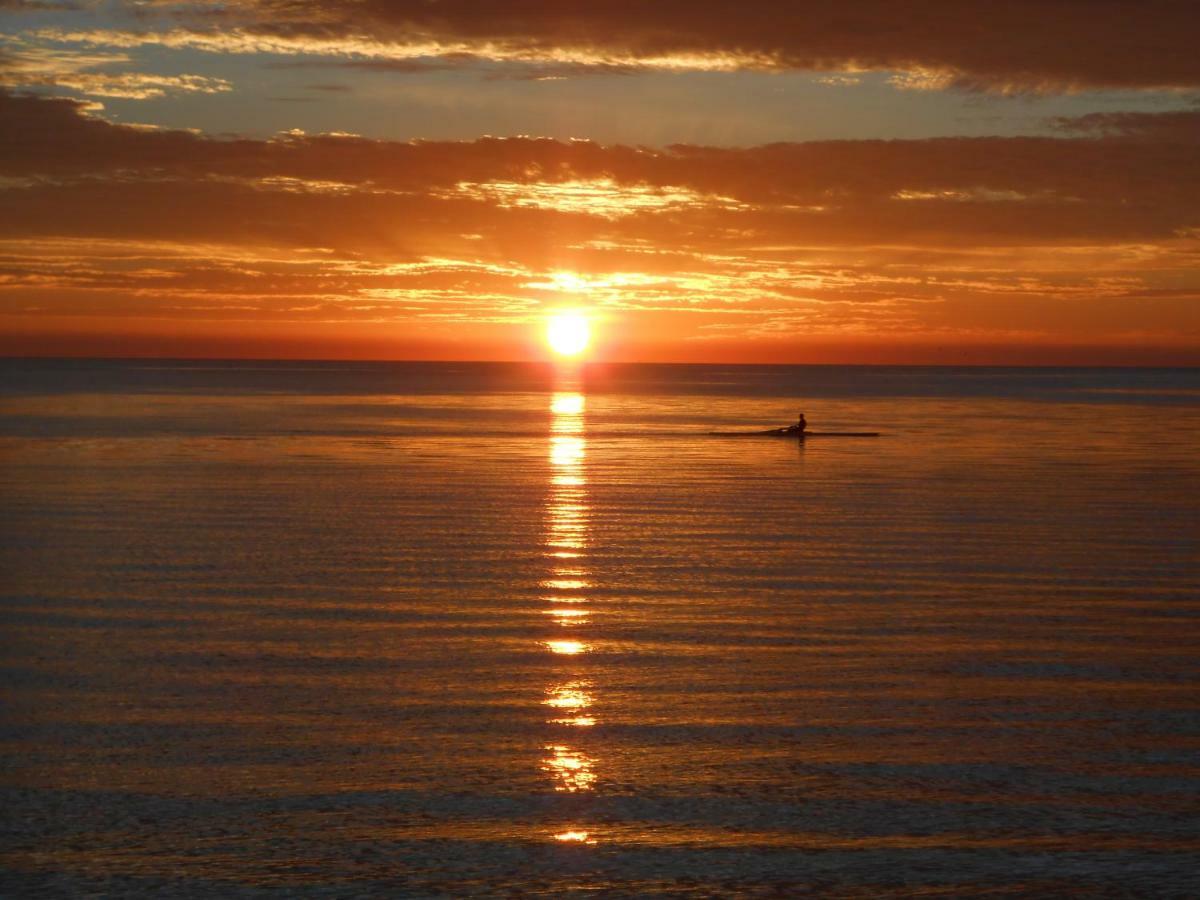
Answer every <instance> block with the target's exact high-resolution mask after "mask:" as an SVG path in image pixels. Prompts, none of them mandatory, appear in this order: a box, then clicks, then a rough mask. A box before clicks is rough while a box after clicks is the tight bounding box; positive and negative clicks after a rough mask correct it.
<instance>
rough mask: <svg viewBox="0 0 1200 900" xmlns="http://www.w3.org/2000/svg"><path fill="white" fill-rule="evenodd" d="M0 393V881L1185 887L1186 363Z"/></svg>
mask: <svg viewBox="0 0 1200 900" xmlns="http://www.w3.org/2000/svg"><path fill="white" fill-rule="evenodd" d="M0 378H2V379H3V389H2V390H0V411H2V414H3V420H2V425H0V454H2V460H3V468H2V471H0V491H2V495H3V511H2V513H0V517H2V518H0V525H2V528H3V543H2V546H0V566H2V569H0V570H2V571H3V584H2V586H0V587H2V589H0V620H2V622H3V630H4V642H3V648H2V649H0V666H2V668H3V682H2V683H3V687H4V713H3V730H2V733H0V734H2V739H3V742H4V751H5V752H4V756H5V760H6V767H5V769H4V771H3V774H2V776H0V810H2V811H0V825H2V827H3V843H2V847H0V849H2V853H3V859H2V862H3V870H4V872H3V874H2V875H0V890H2V891H3V893H4V894H5V895H6V896H28V895H48V896H49V895H53V896H73V895H79V894H85V893H89V892H91V893H100V894H106V895H110V896H120V895H132V894H147V893H153V894H178V895H186V896H213V897H217V896H220V897H224V896H255V895H257V894H259V893H273V894H283V895H300V896H303V895H316V896H346V897H351V896H364V895H367V896H381V897H382V896H420V897H458V896H464V895H472V894H481V895H500V896H520V895H538V894H543V895H547V896H552V895H567V896H572V895H574V896H632V895H653V894H665V895H677V896H721V895H724V896H758V895H763V896H773V895H783V896H794V895H799V894H804V893H805V892H811V893H815V894H819V895H830V896H862V897H877V896H930V895H938V896H973V895H982V896H998V895H1005V896H1007V895H1013V896H1049V895H1056V894H1064V893H1073V894H1078V895H1084V896H1087V895H1092V896H1194V895H1197V894H1200V875H1198V874H1197V872H1198V870H1197V863H1196V859H1197V856H1196V852H1197V850H1200V841H1198V840H1197V814H1196V811H1197V800H1196V797H1197V789H1198V788H1200V778H1198V770H1197V760H1198V758H1200V757H1198V754H1197V750H1198V749H1200V697H1198V695H1197V690H1196V687H1197V677H1196V676H1197V662H1196V659H1197V650H1198V649H1200V647H1198V643H1200V642H1198V640H1197V639H1198V637H1200V628H1198V625H1200V623H1198V620H1197V614H1198V611H1200V597H1198V589H1200V565H1198V561H1200V545H1198V538H1200V502H1198V501H1200V454H1198V452H1197V447H1198V446H1200V371H1197V370H1115V369H1114V370H1103V369H953V368H839V367H734V366H625V367H612V368H607V369H604V368H596V369H592V370H588V371H585V372H574V373H571V372H554V371H552V370H548V369H543V368H535V367H527V366H496V365H471V364H437V365H434V364H344V363H326V364H320V363H312V364H310V363H280V364H265V363H264V364H247V363H163V362H155V363H145V362H143V363H113V362H110V363H97V362H44V361H43V362H34V361H25V362H22V361H2V362H0ZM800 408H803V410H804V412H805V413H806V415H807V417H808V420H809V423H810V427H811V428H812V429H814V430H818V431H825V430H829V431H835V430H856V431H857V430H870V431H880V432H883V435H882V436H881V437H879V438H876V439H861V440H854V439H844V440H838V439H832V438H830V439H826V440H819V439H813V440H809V441H807V442H805V443H804V444H799V443H798V442H796V441H788V440H775V439H761V440H758V439H755V440H728V439H726V440H723V439H720V438H709V437H707V436H706V435H705V432H707V431H709V430H722V429H737V428H755V427H758V428H763V427H768V426H773V425H779V424H785V423H787V422H789V421H791V420H792V419H793V418H794V417H795V414H796V412H797V410H798V409H800Z"/></svg>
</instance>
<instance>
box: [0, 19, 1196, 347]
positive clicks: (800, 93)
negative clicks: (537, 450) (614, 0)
mask: <svg viewBox="0 0 1200 900" xmlns="http://www.w3.org/2000/svg"><path fill="white" fill-rule="evenodd" d="M126 6H128V5H125V4H111V5H106V6H105V7H104V9H103V10H101V11H97V9H95V8H91V9H85V10H83V11H78V10H70V9H65V8H63V9H50V10H47V9H46V8H45V4H42V5H40V6H39V5H36V4H22V3H16V4H10V5H9V6H8V7H6V11H5V12H3V13H0V22H7V27H6V28H5V30H4V32H3V34H2V35H0V36H2V37H3V40H2V41H0V54H3V55H0V82H7V85H8V86H7V87H6V88H4V92H3V93H0V134H2V135H4V137H3V139H2V140H0V193H2V194H3V207H4V209H5V210H6V212H5V215H4V216H3V217H2V218H0V353H4V354H9V355H13V354H30V355H38V354H63V355H137V356H146V355H149V356H156V355H157V356H252V357H258V358H270V357H321V358H364V359H367V358H370V359H401V358H411V359H529V358H539V357H541V356H544V355H545V353H546V350H545V347H544V342H543V341H542V340H541V337H540V335H541V323H542V322H543V321H544V319H545V316H546V315H547V314H548V313H550V312H552V311H553V310H556V309H560V308H566V307H570V308H581V309H586V310H587V311H588V312H589V314H590V315H591V316H592V318H593V322H594V332H595V338H594V344H593V348H592V352H593V353H594V354H595V356H596V357H597V358H600V359H610V360H646V361H654V360H664V361H705V360H713V361H745V362H757V361H770V362H912V363H937V362H950V363H964V362H980V363H1004V362H1014V363H1045V364H1053V363H1087V362H1096V363H1128V364H1147V363H1151V364H1152V363H1172V364H1174V363H1183V364H1195V363H1198V362H1200V274H1198V273H1200V111H1197V103H1198V102H1200V93H1198V92H1197V86H1198V84H1200V64H1197V62H1196V55H1195V53H1194V52H1193V51H1194V46H1195V41H1194V38H1196V37H1198V36H1200V35H1198V34H1197V32H1198V31H1200V28H1198V27H1197V25H1198V20H1200V15H1198V14H1196V13H1195V12H1194V11H1191V12H1189V11H1188V10H1185V9H1184V8H1183V7H1182V6H1180V5H1179V4H1132V3H1129V4H1125V3H1112V4H1105V5H1104V10H1103V13H1102V14H1094V13H1090V12H1087V11H1086V10H1085V9H1084V6H1083V5H1080V4H1070V3H1055V2H1048V3H1039V4H1032V3H1013V4H1003V5H1000V6H1002V7H1003V9H1001V10H997V5H996V4H971V3H954V4H949V3H934V4H930V6H929V10H930V11H931V21H924V22H918V21H915V20H914V19H913V17H911V16H907V15H906V16H904V17H900V18H897V14H896V13H895V12H894V11H893V6H894V5H889V4H883V3H874V2H859V3H849V4H846V6H845V10H846V13H845V16H844V17H843V18H838V17H828V18H822V17H820V16H816V17H814V16H808V17H798V16H793V15H792V14H791V13H788V14H786V15H781V14H780V13H779V11H778V8H777V7H778V6H779V5H778V4H767V3H763V4H754V3H748V4H747V3H743V4H738V10H739V14H738V16H732V17H731V14H730V13H729V5H727V4H726V5H719V4H704V3H700V4H690V5H683V4H677V3H674V2H664V3H662V4H654V5H648V6H647V7H646V9H642V7H641V6H637V7H634V6H630V7H629V9H628V11H626V12H624V13H620V11H619V10H618V9H617V7H615V6H614V5H612V4H608V5H604V4H598V3H596V4H591V3H582V4H577V5H572V6H571V7H570V13H569V14H568V13H567V12H562V11H559V12H555V11H554V10H551V9H549V8H548V7H546V5H544V4H513V5H505V4H498V5H497V4H491V5H487V4H482V5H481V4H478V3H468V2H458V0H455V2H447V3H443V4H440V5H439V7H438V8H439V10H440V13H439V15H438V16H433V17H431V15H430V14H429V13H428V6H427V5H425V4H408V3H391V4H384V3H374V2H368V3H356V4H348V3H313V4H281V3H273V2H257V0H255V2H251V0H246V2H237V3H230V4H226V5H225V6H223V7H222V8H221V10H222V12H221V16H222V19H221V22H220V23H219V25H220V27H214V24H213V22H212V21H211V20H206V19H203V18H202V17H201V18H196V19H194V18H189V16H190V15H192V13H191V12H189V10H192V7H190V6H188V5H183V4H172V3H161V4H157V5H155V6H154V8H153V10H152V11H150V12H147V11H145V10H141V11H138V12H136V13H135V12H132V11H128V12H127V15H128V17H127V18H124V19H123V18H122V17H121V12H120V10H121V9H122V7H126ZM1058 7H1061V9H1058ZM130 9H132V8H130ZM114 10H115V11H114ZM755 10H757V11H758V14H755V15H750V13H751V12H754V11H755ZM1047 10H1049V12H1047ZM1181 10H1182V12H1181ZM1156 11H1157V14H1152V13H1155V12H1156ZM1068 13H1069V14H1070V15H1068ZM105 16H108V18H105ZM1072 16H1073V17H1072ZM846 17H848V18H846ZM864 23H867V24H870V23H874V25H875V26H876V27H875V28H869V29H867V28H861V27H858V26H861V25H863V24H864ZM918 26H920V27H918ZM984 36H986V38H987V39H986V40H984V39H983V37H984ZM1084 38H1086V40H1085V39H1084ZM247 73H251V74H247ZM263 84H265V85H266V87H262V86H261V85H263ZM246 85H258V87H247V86H246ZM772 85H773V87H772ZM256 91H257V93H256ZM264 92H265V93H264ZM272 92H274V93H272ZM305 92H307V93H305ZM555 92H558V93H555ZM564 92H566V93H564ZM292 94H295V96H292ZM480 94H483V95H485V96H486V97H487V98H488V101H487V103H486V104H484V105H485V106H486V107H487V108H486V109H484V108H483V107H482V106H481V105H480V104H479V103H478V102H477V100H478V96H479V95H480ZM284 95H287V96H284ZM414 98H415V99H414ZM564 98H568V99H569V100H570V102H569V103H565V102H564ZM789 103H790V104H791V106H790V107H789V106H788V104H789ZM706 104H707V105H709V106H710V107H711V115H707V116H705V115H704V111H705V109H706ZM780 104H782V105H780ZM1022 104H1023V105H1022ZM789 108H790V109H791V113H790V117H789V115H788V114H787V112H786V110H787V109H789ZM614 110H618V111H619V112H620V115H616V116H614ZM677 110H684V111H686V113H687V117H685V116H684V112H678V113H677ZM1021 110H1025V111H1024V112H1022V111H1021ZM1030 110H1035V111H1036V112H1030ZM398 111H402V112H403V113H404V115H403V116H400V117H399V118H397V116H398V115H399V113H398ZM817 111H823V113H822V116H821V117H820V118H821V122H820V123H817V124H814V125H813V126H812V127H811V129H810V130H809V131H805V128H807V127H808V126H807V125H806V124H805V122H806V117H808V119H812V120H815V119H816V118H817V116H816V115H815V113H816V112H817ZM1050 113H1053V114H1052V115H1051V114H1050ZM906 115H907V116H908V118H909V119H911V121H913V122H917V121H919V122H920V129H921V133H918V134H912V133H909V132H908V131H906V130H905V129H906V127H907V126H905V124H904V119H905V117H906ZM497 116H499V117H500V118H499V119H498V120H497V118H496V117H497ZM372 117H373V118H372ZM505 117H507V118H505ZM260 120H261V121H262V122H267V121H269V122H270V123H271V125H270V127H269V128H268V130H267V131H266V132H265V133H264V132H263V130H262V129H261V128H259V127H258V125H257V124H256V123H258V122H259V121H260ZM343 120H344V121H345V124H346V125H347V126H353V127H343ZM564 121H569V122H570V133H569V134H564V133H563V126H562V123H563V122H564ZM191 122H195V123H198V124H196V125H194V126H193V125H190V124H189V123H191ZM287 123H293V124H292V127H291V129H290V130H288V131H286V132H285V131H281V130H279V129H277V128H275V127H274V126H277V125H280V124H287ZM364 123H365V125H366V127H367V128H368V129H374V130H373V131H372V130H363V126H364ZM404 123H407V124H404ZM591 123H594V127H591ZM497 124H499V126H500V127H507V128H512V129H517V128H525V127H529V128H536V129H537V131H533V132H527V133H532V134H539V133H540V134H546V135H550V136H548V137H530V136H520V132H517V131H515V130H514V131H510V132H508V134H507V136H500V137H492V136H488V135H489V134H495V133H496V132H495V131H489V129H490V128H492V127H494V126H497ZM993 126H994V128H995V133H988V128H989V127H993ZM914 127H915V126H914ZM272 129H273V130H272ZM831 133H832V135H834V136H836V135H837V134H846V135H848V136H847V137H846V138H844V139H836V138H835V137H831V136H830V134H831ZM797 134H800V135H805V134H812V135H814V136H813V137H811V138H809V139H793V137H794V135H797ZM849 135H853V136H849ZM864 135H865V136H864ZM697 136H699V137H701V138H706V139H707V138H712V137H719V138H720V140H719V141H717V142H716V143H712V142H710V141H709V140H696V137H697ZM763 137H767V138H771V140H770V141H763V140H762V138H763ZM643 138H644V141H643V140H642V139H643Z"/></svg>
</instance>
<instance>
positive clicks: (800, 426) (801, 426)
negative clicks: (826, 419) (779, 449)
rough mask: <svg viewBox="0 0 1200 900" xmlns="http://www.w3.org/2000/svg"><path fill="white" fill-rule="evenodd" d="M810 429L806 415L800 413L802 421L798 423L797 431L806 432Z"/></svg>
mask: <svg viewBox="0 0 1200 900" xmlns="http://www.w3.org/2000/svg"><path fill="white" fill-rule="evenodd" d="M807 427H808V423H807V422H806V421H804V413H800V421H799V422H797V423H796V430H797V431H804V429H805V428H807Z"/></svg>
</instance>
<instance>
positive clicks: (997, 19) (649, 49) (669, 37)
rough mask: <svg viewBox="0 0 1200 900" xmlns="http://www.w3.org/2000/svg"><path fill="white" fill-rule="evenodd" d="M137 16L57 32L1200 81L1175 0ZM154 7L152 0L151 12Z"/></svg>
mask: <svg viewBox="0 0 1200 900" xmlns="http://www.w3.org/2000/svg"><path fill="white" fill-rule="evenodd" d="M138 10H139V15H138V17H137V19H138V21H140V22H142V23H143V26H142V27H141V28H140V29H138V30H132V29H126V30H124V31H120V32H116V31H105V32H95V31H93V32H83V31H76V32H66V31H58V32H54V33H50V32H46V33H45V34H46V36H51V37H54V38H55V39H56V40H62V41H74V42H82V43H90V44H94V45H105V46H117V47H130V46H137V45H140V44H147V43H156V44H161V45H164V46H170V47H192V48H198V49H204V50H209V51H213V52H232V53H246V52H268V53H308V54H334V55H341V56H352V57H362V58H377V59H392V60H403V59H412V58H417V57H437V56H446V55H459V56H460V57H461V56H462V55H468V56H471V57H477V58H482V59H489V60H496V61H518V62H525V63H550V64H573V65H597V66H610V67H630V66H633V67H650V68H666V69H692V70H715V71H730V70H734V69H760V70H776V71H816V72H827V73H848V74H853V73H857V72H862V71H870V70H874V71H889V72H899V73H904V74H902V75H901V76H899V84H901V85H902V86H904V87H909V88H919V89H940V88H944V87H958V88H965V89H968V90H982V91H996V92H1004V93H1012V92H1022V91H1070V90H1080V89H1087V88H1134V89H1145V88H1183V89H1194V88H1196V87H1198V86H1200V59H1198V56H1197V54H1196V53H1195V52H1194V51H1195V46H1196V45H1197V43H1198V42H1200V24H1198V20H1197V17H1196V14H1195V9H1194V7H1193V6H1192V5H1191V4H1189V3H1182V2H1175V0H1141V2H1133V0H1105V2H1103V3H1100V4H1095V3H1081V2H1078V0H1010V2H1006V3H993V2H983V0H978V2H971V0H928V2H924V3H922V4H920V5H919V7H916V8H914V7H911V6H908V5H904V4H896V3H894V2H889V0H845V2H842V3H838V4H792V5H787V4H779V3H777V2H774V0H745V2H742V3H738V4H729V3H725V2H715V0H688V2H684V0H658V2H655V3H649V4H648V3H636V4H635V3H628V2H617V3H613V2H600V0H584V2H575V3H569V4H559V3H542V2H516V3H504V4H495V3H492V2H484V0H440V2H437V3H428V2H423V0H325V2H322V3H297V2H294V0H241V2H230V3H225V4H222V5H221V6H220V7H218V8H216V9H212V8H206V9H200V8H199V7H197V6H196V5H194V4H182V3H180V4H174V3H161V4H149V5H141V6H139V7H138ZM149 11H156V12H157V15H155V14H153V13H152V12H149Z"/></svg>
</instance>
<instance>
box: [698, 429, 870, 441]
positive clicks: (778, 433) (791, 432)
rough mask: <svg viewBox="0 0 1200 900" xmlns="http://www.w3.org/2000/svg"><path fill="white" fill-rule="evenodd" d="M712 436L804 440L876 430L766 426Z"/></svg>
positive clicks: (864, 434) (861, 435)
mask: <svg viewBox="0 0 1200 900" xmlns="http://www.w3.org/2000/svg"><path fill="white" fill-rule="evenodd" d="M709 434H710V435H712V436H713V437H789V438H799V439H800V440H805V439H807V438H813V437H846V438H869V437H879V432H878V431H799V430H797V429H795V428H768V429H767V430H766V431H710V432H709Z"/></svg>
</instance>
